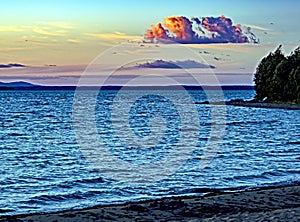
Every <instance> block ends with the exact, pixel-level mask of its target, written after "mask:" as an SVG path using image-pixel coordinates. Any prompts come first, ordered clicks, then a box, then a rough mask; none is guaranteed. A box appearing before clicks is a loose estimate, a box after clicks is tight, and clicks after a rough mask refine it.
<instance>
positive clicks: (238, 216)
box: [0, 185, 300, 222]
mask: <svg viewBox="0 0 300 222" xmlns="http://www.w3.org/2000/svg"><path fill="white" fill-rule="evenodd" d="M0 221H28V222H29V221H43V222H48V221H53V222H54V221H72V222H73V221H300V186H299V185H295V186H287V187H279V188H267V189H260V190H252V191H243V192H234V193H226V194H210V195H207V196H204V197H200V196H199V197H195V196H194V197H170V198H162V199H159V200H149V201H143V202H135V203H127V204H120V205H110V206H98V207H93V208H89V209H82V210H70V211H63V212H57V213H45V214H32V215H18V216H10V217H2V218H1V217H0Z"/></svg>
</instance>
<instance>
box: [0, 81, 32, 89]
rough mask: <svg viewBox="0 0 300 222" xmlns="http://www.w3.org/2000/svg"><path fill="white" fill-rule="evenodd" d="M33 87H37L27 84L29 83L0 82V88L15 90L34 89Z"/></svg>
mask: <svg viewBox="0 0 300 222" xmlns="http://www.w3.org/2000/svg"><path fill="white" fill-rule="evenodd" d="M35 86H38V85H35V84H32V83H29V82H23V81H18V82H8V83H5V82H0V87H12V88H15V87H35Z"/></svg>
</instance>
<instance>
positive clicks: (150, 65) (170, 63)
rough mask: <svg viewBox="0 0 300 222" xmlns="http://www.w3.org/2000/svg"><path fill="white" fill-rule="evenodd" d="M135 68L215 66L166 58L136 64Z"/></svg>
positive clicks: (202, 67) (201, 67)
mask: <svg viewBox="0 0 300 222" xmlns="http://www.w3.org/2000/svg"><path fill="white" fill-rule="evenodd" d="M134 68H159V69H195V68H200V69H204V68H212V69H214V68H215V66H212V65H208V64H203V63H199V62H196V61H194V60H184V61H165V60H161V59H159V60H155V61H153V62H146V63H142V64H138V65H136V66H134Z"/></svg>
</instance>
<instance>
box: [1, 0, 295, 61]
mask: <svg viewBox="0 0 300 222" xmlns="http://www.w3.org/2000/svg"><path fill="white" fill-rule="evenodd" d="M299 8H300V1H298V0H285V1H282V0H272V1H268V0H252V1H240V0H232V1H225V0H215V1H207V0H206V1H192V0H184V1H176V0H174V1H158V0H152V1H134V0H130V1H121V0H119V1H88V0H86V1H79V0H78V1H76V0H74V1H67V0H51V1H50V0H44V1H39V0H29V1H21V0H20V1H16V0H10V1H2V2H1V8H0V14H1V18H0V64H6V63H23V64H28V65H31V66H43V65H45V64H56V65H78V64H88V63H89V62H91V61H92V60H93V59H94V58H95V57H96V56H97V55H99V54H100V53H101V52H103V51H104V50H105V49H107V48H109V47H111V46H114V45H116V44H118V43H120V42H123V41H127V40H133V39H138V38H142V36H143V34H144V32H145V30H146V29H148V28H149V27H150V25H151V24H156V23H158V22H162V21H163V19H164V18H165V17H168V16H171V15H183V16H187V17H189V18H190V17H192V16H196V17H204V16H219V15H221V14H224V15H225V16H227V17H230V18H231V19H232V20H233V22H234V23H235V24H236V23H240V24H242V25H247V26H252V27H253V29H252V30H253V32H254V33H255V34H256V35H257V36H258V37H259V38H260V39H261V44H262V45H267V44H269V45H272V47H273V45H274V46H276V45H278V44H280V43H282V44H285V45H286V46H287V48H288V49H292V48H293V47H295V46H297V45H299V34H300V24H299V21H300V13H299ZM265 32H266V33H267V34H265ZM272 47H266V48H267V49H268V50H269V49H270V48H272ZM266 48H264V47H262V49H261V50H265V49H266ZM263 53H265V54H266V53H267V52H263ZM263 53H258V54H259V55H260V54H263ZM257 59H260V58H257Z"/></svg>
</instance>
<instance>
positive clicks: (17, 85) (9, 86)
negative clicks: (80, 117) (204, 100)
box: [0, 81, 253, 90]
mask: <svg viewBox="0 0 300 222" xmlns="http://www.w3.org/2000/svg"><path fill="white" fill-rule="evenodd" d="M203 87H204V86H203ZM76 88H77V86H42V85H36V84H32V83H29V82H23V81H18V82H9V83H4V82H0V90H76ZM121 88H122V86H103V87H101V90H120V89H121ZM183 88H184V89H186V90H202V87H201V86H193V85H183ZM221 88H222V89H223V90H253V86H249V85H224V86H221ZM79 89H81V90H98V89H99V87H98V86H81V87H80V88H79ZM122 89H125V90H177V89H180V88H178V86H176V85H169V86H125V87H123V88H122ZM181 89H182V88H181ZM218 89H220V86H205V90H218Z"/></svg>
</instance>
